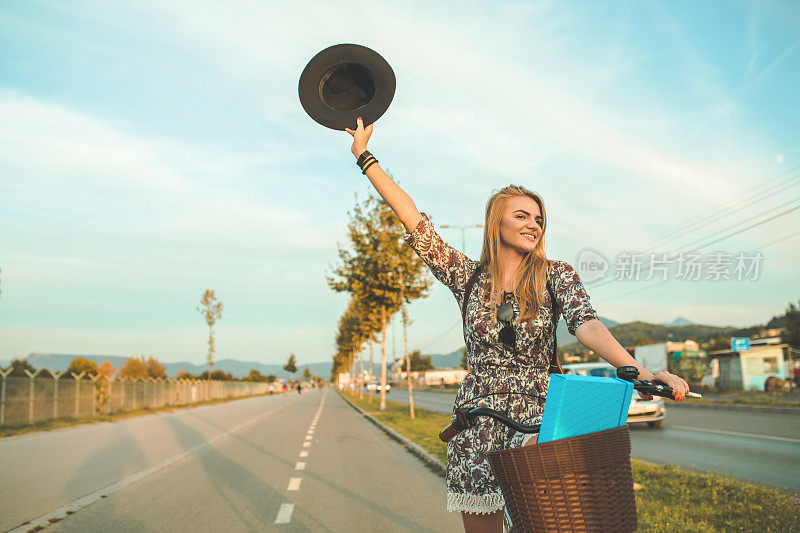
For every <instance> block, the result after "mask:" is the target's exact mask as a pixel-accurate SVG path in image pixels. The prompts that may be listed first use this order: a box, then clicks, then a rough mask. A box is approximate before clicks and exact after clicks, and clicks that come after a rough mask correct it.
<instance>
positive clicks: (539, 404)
mask: <svg viewBox="0 0 800 533" xmlns="http://www.w3.org/2000/svg"><path fill="white" fill-rule="evenodd" d="M372 129H373V127H372V125H371V124H370V125H369V126H368V127H366V128H364V124H363V121H362V120H361V118H359V119H358V121H357V127H356V129H355V130H351V129H347V130H346V131H347V132H348V133H349V134H350V135H352V136H353V144H352V146H351V151H352V152H353V155H355V156H356V158H357V163H358V164H359V166H360V167H361V168H362V169H364V173H365V174H366V176H367V177H368V178H369V180H370V181H371V182H372V184H373V185H374V186H375V189H376V190H377V191H378V193H379V194H380V195H381V196H382V197H383V199H384V200H386V202H387V203H388V204H389V206H390V207H391V208H392V210H393V211H394V212H395V213H396V214H397V216H398V217H399V218H400V221H401V222H402V223H403V225H404V226H405V228H406V230H407V231H408V234H407V235H406V242H407V243H408V244H409V245H410V246H411V247H412V248H413V249H414V251H415V252H416V253H417V254H418V255H419V256H420V257H421V258H422V259H423V260H424V261H425V262H426V263H427V264H428V266H429V267H430V269H431V271H432V272H433V274H434V276H436V278H437V279H438V280H439V281H441V282H442V283H444V284H445V285H447V287H448V288H449V289H450V290H451V291H452V292H453V295H454V296H455V298H456V300H457V301H458V303H459V306H462V305H463V303H464V298H465V297H466V298H467V306H466V316H465V320H464V322H465V324H464V337H465V340H466V346H467V362H468V363H469V364H470V367H471V372H470V373H469V374H468V375H467V377H466V378H465V380H464V381H463V382H462V384H461V387H460V388H459V391H458V395H457V396H456V402H455V406H461V405H462V404H464V403H469V402H470V401H472V400H474V399H476V398H477V399H479V400H480V401H481V402H484V404H487V405H489V406H490V407H493V408H495V409H499V410H501V411H505V412H506V413H507V414H508V415H509V416H510V417H511V418H513V419H515V420H519V421H521V422H523V423H527V424H530V423H533V422H534V420H535V419H536V418H537V417H538V416H539V415H541V413H542V410H543V408H544V397H545V395H546V393H547V386H548V384H549V379H550V376H549V373H548V367H549V362H550V354H551V353H552V351H553V349H554V342H555V338H554V335H553V332H554V329H555V320H554V318H555V317H556V315H555V314H554V313H553V305H552V303H553V302H551V297H550V294H553V296H554V297H555V300H556V302H555V303H556V304H557V307H558V308H559V309H560V310H561V312H562V313H563V314H564V318H565V320H566V322H567V328H568V329H569V332H570V333H572V334H573V335H575V336H576V337H577V338H578V340H579V341H580V342H581V344H583V345H584V346H586V347H587V348H589V349H591V350H594V352H595V353H597V354H598V355H599V356H600V357H602V358H603V359H605V360H606V361H608V362H609V363H611V364H612V365H614V366H615V367H619V366H622V365H633V366H636V367H637V368H638V369H639V372H640V376H641V377H640V379H655V380H658V381H660V382H663V383H665V384H667V385H669V386H671V387H672V388H673V389H674V390H675V392H676V393H677V397H678V398H679V399H680V398H682V397H683V395H684V394H685V393H686V392H688V390H689V387H688V385H687V384H686V382H685V381H684V380H682V379H680V378H679V377H677V376H674V375H672V374H670V373H668V372H659V373H657V374H656V375H653V374H651V373H650V372H648V371H647V370H646V369H644V368H643V367H642V366H640V365H639V364H638V363H637V362H636V361H635V360H634V359H633V358H632V357H631V356H630V355H629V354H628V352H627V351H626V350H625V349H624V348H623V347H622V346H620V344H619V343H618V342H617V341H616V340H615V339H614V337H613V336H612V335H611V333H610V332H609V331H608V330H607V329H606V327H605V326H604V325H603V324H602V323H601V322H600V321H599V320H598V319H597V314H596V313H595V311H594V309H592V306H591V304H590V303H589V296H588V294H587V293H586V290H585V289H584V287H583V284H582V283H581V281H580V279H579V277H578V275H577V274H576V273H575V271H574V269H573V268H572V267H571V266H570V265H568V264H567V263H565V262H563V261H552V260H551V261H548V260H547V257H546V256H545V252H544V242H543V238H544V232H545V229H546V227H547V216H546V214H545V209H544V203H543V201H542V199H541V198H540V197H539V196H538V195H537V194H535V193H533V192H531V191H529V190H527V189H525V188H524V187H518V186H509V187H506V188H504V189H502V190H500V191H499V192H497V193H495V194H494V195H493V196H492V197H491V198H490V199H489V201H488V203H487V206H486V225H485V231H484V238H483V250H482V252H481V258H480V261H479V262H476V261H472V260H471V259H469V258H468V257H466V256H465V255H464V254H462V253H461V252H459V251H457V250H455V249H454V248H452V247H451V246H449V245H447V244H446V243H445V242H444V241H443V240H442V239H441V238H440V237H439V235H437V233H436V231H435V230H434V228H433V224H431V222H430V220H428V217H427V216H426V215H425V214H423V213H420V212H419V211H418V210H417V207H416V205H414V202H413V201H412V200H411V198H410V197H409V196H408V195H407V194H406V193H405V192H404V191H403V190H402V189H401V188H400V187H399V186H398V185H397V184H396V183H395V182H394V181H392V179H391V178H390V177H389V176H388V175H387V174H386V173H385V172H384V171H383V170H382V169H381V167H380V166H379V165H378V164H377V160H375V159H374V158H373V157H372V156H371V154H369V152H366V149H367V142H368V141H369V138H370V136H371V135H372ZM479 266H480V268H481V270H480V271H479V272H478V277H477V279H476V282H475V283H474V287H473V288H471V290H470V291H469V292H470V294H468V295H465V289H466V286H467V285H468V280H469V279H470V277H471V276H472V275H473V274H474V273H475V272H476V268H478V267H479ZM504 303H510V304H511V307H512V308H513V319H511V320H509V319H508V318H509V317H508V316H506V313H504V314H501V315H499V316H498V310H499V306H500V305H501V304H504ZM462 309H463V308H462ZM505 309H506V312H507V310H508V306H505ZM501 319H502V320H501ZM498 392H499V393H504V392H513V393H522V394H496V393H498ZM487 394H492V395H491V396H484V395H487ZM476 405H477V404H476ZM478 420H479V421H478V423H477V424H476V426H475V427H473V428H471V429H469V430H466V431H463V432H461V433H460V434H458V435H457V436H456V437H454V438H453V439H452V440H451V441H450V442H449V443H448V447H447V509H448V511H451V512H452V511H460V512H461V516H462V520H463V522H464V529H465V531H467V532H473V531H474V532H477V531H502V521H503V512H502V511H503V508H504V506H505V502H504V501H503V496H502V494H501V492H500V487H499V485H498V484H497V481H496V480H495V479H494V476H493V475H492V472H491V469H490V467H489V462H488V460H487V458H486V453H487V452H488V451H491V450H495V449H503V448H508V447H513V446H520V445H523V443H524V436H523V435H521V434H516V433H514V432H513V431H512V430H509V429H508V428H506V427H505V426H503V425H502V424H500V423H499V422H496V421H494V420H492V419H486V418H481V419H478Z"/></svg>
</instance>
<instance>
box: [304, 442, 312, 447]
mask: <svg viewBox="0 0 800 533" xmlns="http://www.w3.org/2000/svg"><path fill="white" fill-rule="evenodd" d="M309 446H311V443H310V442H304V443H303V448H308V447H309Z"/></svg>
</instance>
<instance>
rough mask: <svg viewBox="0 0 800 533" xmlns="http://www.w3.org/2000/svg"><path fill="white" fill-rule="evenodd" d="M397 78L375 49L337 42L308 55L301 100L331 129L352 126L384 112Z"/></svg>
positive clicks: (303, 75)
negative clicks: (358, 121) (359, 119)
mask: <svg viewBox="0 0 800 533" xmlns="http://www.w3.org/2000/svg"><path fill="white" fill-rule="evenodd" d="M395 86H396V80H395V77H394V71H393V70H392V67H390V66H389V63H387V62H386V60H385V59H384V58H383V57H381V55H380V54H378V53H377V52H376V51H374V50H371V49H369V48H367V47H366V46H360V45H357V44H337V45H334V46H331V47H329V48H326V49H325V50H323V51H321V52H320V53H318V54H317V55H315V56H314V57H312V58H311V61H309V62H308V65H306V68H304V69H303V73H302V74H300V84H299V89H298V90H299V93H300V103H301V104H302V105H303V109H305V110H306V113H308V114H309V116H310V117H311V118H313V119H314V120H316V121H317V122H319V123H320V124H322V125H323V126H326V127H328V128H331V129H334V130H344V129H345V128H350V129H355V128H356V119H357V118H358V117H362V118H363V119H364V126H367V125H369V124H372V123H373V122H375V121H376V120H378V119H379V118H380V117H381V115H383V114H384V113H385V112H386V110H387V109H389V104H391V103H392V98H394V89H395Z"/></svg>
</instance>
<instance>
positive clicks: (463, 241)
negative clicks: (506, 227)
mask: <svg viewBox="0 0 800 533" xmlns="http://www.w3.org/2000/svg"><path fill="white" fill-rule="evenodd" d="M439 227H440V228H456V229H460V230H461V251H462V252H464V253H467V246H466V236H465V235H466V232H467V229H469V228H482V227H483V224H469V225H466V226H457V225H455V224H440V225H439Z"/></svg>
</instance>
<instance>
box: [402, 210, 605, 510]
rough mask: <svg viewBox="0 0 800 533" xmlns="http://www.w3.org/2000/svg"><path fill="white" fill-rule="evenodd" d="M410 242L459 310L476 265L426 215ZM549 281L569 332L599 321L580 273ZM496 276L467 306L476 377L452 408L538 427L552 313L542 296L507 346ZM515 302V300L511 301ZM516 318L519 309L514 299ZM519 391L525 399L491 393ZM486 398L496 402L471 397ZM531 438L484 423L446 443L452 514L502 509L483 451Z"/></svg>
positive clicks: (561, 269) (562, 268)
mask: <svg viewBox="0 0 800 533" xmlns="http://www.w3.org/2000/svg"><path fill="white" fill-rule="evenodd" d="M405 240H406V243H408V245H409V246H411V248H413V249H414V251H415V252H416V253H417V255H419V256H420V258H422V260H423V261H425V263H426V264H427V265H428V266H429V267H430V269H431V272H433V275H434V276H435V277H436V278H437V279H438V280H439V281H441V282H442V283H444V284H445V285H446V286H447V287H448V288H449V289H450V290H451V291H452V293H453V296H455V298H456V301H457V302H458V306H459V309H460V308H461V306H462V303H463V298H464V290H465V288H466V287H465V286H466V284H467V281H468V280H469V278H470V276H471V275H472V274H473V272H474V271H475V269H476V268H477V266H478V263H477V262H476V261H473V260H471V259H469V258H468V257H467V256H466V255H464V254H463V253H461V252H459V251H458V250H456V249H455V248H453V247H451V246H450V245H448V244H447V243H445V242H444V241H443V240H442V239H441V237H440V236H439V235H438V234H437V233H436V231H435V230H434V228H433V223H431V221H430V220H429V219H428V217H427V215H425V214H424V213H423V214H422V220H420V222H419V224H418V225H417V227H416V229H415V230H414V231H413V232H412V233H407V234H406V235H405ZM550 263H551V266H550V270H549V277H550V279H549V281H548V283H551V284H552V285H551V287H552V289H553V293H554V295H555V298H556V300H557V303H558V307H559V308H560V309H561V312H562V313H563V314H564V317H565V320H566V322H567V328H568V329H569V332H570V333H571V334H574V333H575V329H576V328H577V327H578V326H579V325H581V324H583V323H584V322H586V321H588V320H591V319H594V318H597V313H595V311H594V309H593V308H592V306H591V304H590V303H589V296H588V294H587V293H586V290H585V289H584V287H583V284H582V283H581V281H580V278H579V277H578V274H577V273H576V272H575V270H574V269H573V268H572V267H571V266H570V265H568V264H567V263H565V262H563V261H551V262H550ZM490 290H491V278H490V276H489V273H488V272H487V270H486V269H483V271H482V272H481V274H480V275H479V276H478V280H477V282H476V283H475V286H474V287H473V289H472V294H471V295H470V298H469V300H468V304H467V314H466V325H465V332H464V336H465V340H466V346H467V362H468V363H469V365H470V368H471V371H470V373H469V374H468V375H467V377H466V378H465V379H464V381H463V382H462V383H461V387H460V388H459V390H458V394H457V395H456V401H455V405H454V407H453V410H454V411H455V409H456V408H457V407H461V406H462V405H463V404H465V403H466V404H467V406H469V407H477V406H481V405H482V406H486V407H491V408H493V409H497V410H499V411H501V412H504V413H505V414H507V415H508V416H509V417H511V418H512V419H514V420H518V421H520V422H521V423H523V424H533V423H537V420H536V419H537V418H539V417H540V416H541V413H542V410H543V409H544V400H545V395H546V394H547V387H548V384H549V382H550V375H549V374H548V367H549V360H550V356H551V354H552V350H553V343H554V336H553V331H554V328H555V324H554V323H553V311H552V305H551V302H550V295H549V293H547V292H545V294H544V295H543V297H542V304H541V306H540V308H539V312H538V314H537V315H536V318H535V319H534V320H533V321H530V322H523V323H519V322H518V321H517V319H516V318H515V321H514V329H515V333H516V346H515V347H514V348H513V349H512V348H509V347H507V346H505V345H504V344H503V343H502V342H500V339H499V338H498V334H499V332H500V329H501V328H502V324H501V323H500V321H499V320H498V319H497V309H496V307H495V306H493V305H492V304H491V303H489V302H488V294H489V291H490ZM506 297H507V298H510V299H512V300H513V295H508V294H507V295H506ZM513 306H514V316H515V317H518V316H519V306H518V305H517V302H516V301H513ZM504 392H514V393H523V394H522V395H521V394H492V393H504ZM485 394H492V395H491V396H488V397H485V398H480V399H477V400H474V401H471V400H473V399H474V398H477V397H478V396H482V395H485ZM526 437H527V436H526V435H523V434H520V433H516V432H515V431H513V430H511V429H509V428H507V427H506V426H505V425H503V424H501V423H500V422H497V421H495V420H494V419H491V418H485V417H479V418H478V419H477V423H476V424H475V426H473V427H472V428H470V429H467V430H465V431H462V432H461V433H459V434H458V435H456V436H455V437H454V438H453V439H452V440H451V441H450V442H449V443H448V445H447V510H448V511H451V512H452V511H466V512H469V513H491V512H494V511H497V510H499V509H502V508H503V507H504V506H505V501H504V500H503V495H502V494H501V492H500V486H499V485H498V483H497V481H496V480H495V478H494V475H493V474H492V471H491V468H490V466H489V461H488V459H487V457H486V453H487V452H489V451H492V450H498V449H506V448H510V447H515V446H521V445H522V444H523V443H524V442H525V440H526Z"/></svg>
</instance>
